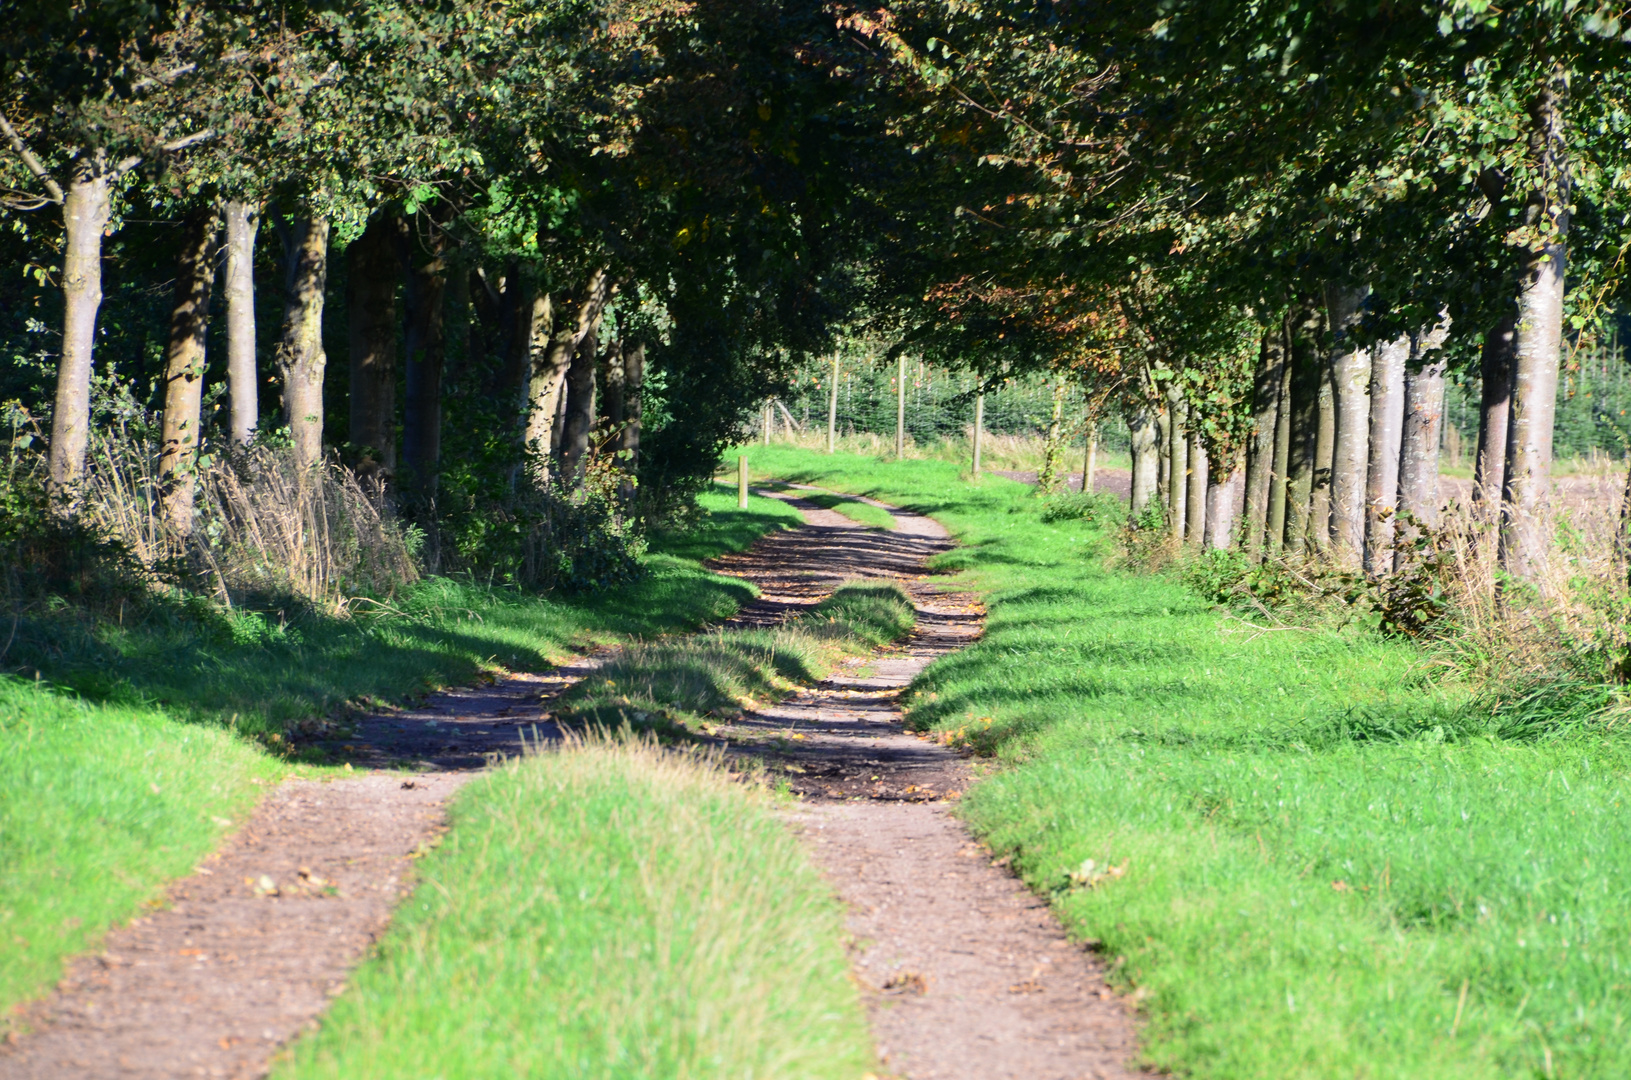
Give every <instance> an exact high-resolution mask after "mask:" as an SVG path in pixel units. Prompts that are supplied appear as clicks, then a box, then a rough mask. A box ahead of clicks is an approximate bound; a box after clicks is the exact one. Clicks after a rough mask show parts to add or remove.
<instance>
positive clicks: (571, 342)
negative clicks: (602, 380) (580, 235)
mask: <svg viewBox="0 0 1631 1080" xmlns="http://www.w3.org/2000/svg"><path fill="white" fill-rule="evenodd" d="M611 288H612V282H611V278H610V277H608V276H607V272H606V267H604V266H597V267H596V268H595V269H594V271H593V272H591V273H590V275H589V280H588V281H587V282H586V283H585V284H584V287H583V291H582V292H581V293H580V294H578V296H577V297H576V298H575V300H574V301H571V302H568V303H566V304H563V305H562V306H563V308H564V309H565V310H564V311H563V312H562V313H563V314H569V315H570V318H569V319H568V320H567V321H566V322H565V323H564V324H563V325H562V326H561V327H559V328H558V329H556V330H555V332H554V333H553V334H552V335H551V336H550V339H549V344H548V347H547V348H535V349H532V350H531V353H532V364H531V374H530V377H529V380H528V382H529V385H528V391H527V399H528V400H527V429H526V440H527V446H528V447H529V448H530V449H531V451H532V453H533V455H534V462H535V463H536V466H537V467H538V468H539V469H540V470H542V469H544V468H545V467H546V465H545V463H546V461H547V459H548V456H549V455H550V454H551V453H554V452H556V451H559V452H560V453H562V454H564V453H565V452H566V451H565V430H564V421H565V416H566V412H567V410H568V403H567V401H566V398H567V396H568V395H567V391H566V389H565V385H566V382H567V380H568V378H569V376H568V371H569V369H570V368H571V367H572V366H573V365H574V363H575V362H576V361H575V359H574V358H575V357H576V356H577V354H578V352H579V350H580V349H581V348H582V346H583V343H584V341H585V340H587V339H588V337H589V335H590V334H591V333H592V332H593V330H594V326H595V324H596V323H597V322H599V320H600V313H601V311H602V309H604V308H605V306H606V301H607V299H608V298H609V297H610V295H611ZM543 303H544V304H545V305H547V304H548V298H547V297H546V298H544V300H543ZM551 321H552V315H551V312H550V310H549V308H548V307H547V306H546V307H544V308H543V309H542V310H541V311H536V312H535V313H534V314H533V316H532V318H531V325H533V326H541V327H542V328H543V330H544V332H548V328H549V324H550V322H551ZM537 334H538V332H537V331H536V330H535V331H533V336H534V337H535V338H536V336H537ZM593 359H594V357H593V353H592V351H591V356H590V362H591V364H592V363H593ZM591 373H592V372H591ZM591 381H592V380H591ZM538 479H539V480H540V481H541V480H543V479H544V476H543V475H540V476H539V477H538Z"/></svg>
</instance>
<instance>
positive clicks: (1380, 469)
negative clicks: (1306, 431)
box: [1364, 337, 1410, 574]
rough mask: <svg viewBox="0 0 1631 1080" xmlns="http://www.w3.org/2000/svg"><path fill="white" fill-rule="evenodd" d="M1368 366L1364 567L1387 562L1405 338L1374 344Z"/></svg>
mask: <svg viewBox="0 0 1631 1080" xmlns="http://www.w3.org/2000/svg"><path fill="white" fill-rule="evenodd" d="M1373 351H1374V355H1373V356H1372V358H1371V369H1370V461H1369V462H1368V463H1367V465H1366V474H1365V563H1364V566H1365V572H1366V573H1370V574H1380V573H1383V572H1384V571H1386V570H1388V569H1389V568H1391V567H1392V565H1393V529H1394V523H1395V515H1396V512H1397V510H1398V506H1399V454H1400V447H1401V445H1402V440H1403V438H1404V408H1405V361H1406V360H1407V359H1408V358H1409V356H1410V339H1409V338H1408V337H1399V338H1395V339H1394V340H1392V341H1386V342H1383V343H1382V344H1380V345H1378V346H1376V348H1375V350H1373Z"/></svg>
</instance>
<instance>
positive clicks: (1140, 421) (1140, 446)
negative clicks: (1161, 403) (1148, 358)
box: [1127, 404, 1161, 518]
mask: <svg viewBox="0 0 1631 1080" xmlns="http://www.w3.org/2000/svg"><path fill="white" fill-rule="evenodd" d="M1127 434H1128V439H1129V442H1130V443H1131V447H1132V459H1133V462H1132V465H1133V468H1132V473H1133V475H1132V491H1131V500H1130V501H1131V505H1132V515H1133V517H1134V518H1137V517H1138V516H1139V515H1140V514H1142V513H1143V512H1144V511H1145V509H1146V508H1147V507H1148V506H1149V505H1150V500H1151V499H1153V498H1155V496H1156V492H1157V491H1158V490H1159V482H1160V475H1159V472H1160V467H1161V462H1160V457H1161V454H1160V443H1159V441H1158V440H1159V435H1160V432H1159V430H1158V429H1157V426H1156V423H1155V410H1154V409H1151V408H1150V407H1149V406H1148V405H1143V404H1141V405H1139V406H1138V408H1137V409H1136V410H1135V411H1132V412H1129V413H1128V414H1127Z"/></svg>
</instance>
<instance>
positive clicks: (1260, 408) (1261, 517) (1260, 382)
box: [1243, 325, 1285, 555]
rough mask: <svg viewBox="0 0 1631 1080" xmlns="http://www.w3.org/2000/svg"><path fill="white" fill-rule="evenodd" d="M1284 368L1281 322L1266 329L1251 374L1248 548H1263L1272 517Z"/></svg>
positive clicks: (1283, 339) (1255, 550)
mask: <svg viewBox="0 0 1631 1080" xmlns="http://www.w3.org/2000/svg"><path fill="white" fill-rule="evenodd" d="M1284 371H1285V336H1284V333H1283V330H1282V328H1281V327H1280V326H1279V325H1273V326H1270V327H1269V328H1268V329H1266V330H1264V331H1263V340H1262V344H1261V347H1260V348H1259V349H1258V353H1257V370H1256V372H1255V373H1254V374H1253V377H1252V434H1251V437H1250V439H1249V440H1248V441H1247V443H1246V473H1245V476H1244V478H1243V482H1244V484H1245V486H1246V533H1245V538H1244V539H1245V548H1246V550H1247V551H1248V552H1250V553H1252V554H1254V555H1255V554H1257V553H1258V552H1259V551H1261V550H1262V548H1263V542H1264V536H1265V533H1266V530H1267V527H1268V518H1269V491H1270V487H1271V486H1272V483H1273V477H1274V445H1275V435H1276V431H1277V428H1278V421H1279V411H1280V410H1279V404H1280V383H1281V380H1282V377H1283V375H1284Z"/></svg>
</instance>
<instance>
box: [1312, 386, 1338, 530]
mask: <svg viewBox="0 0 1631 1080" xmlns="http://www.w3.org/2000/svg"><path fill="white" fill-rule="evenodd" d="M1320 374H1321V376H1322V378H1321V379H1320V396H1319V427H1318V428H1316V429H1315V432H1314V491H1313V493H1312V495H1310V497H1309V500H1308V543H1309V546H1310V547H1313V548H1316V549H1318V550H1321V551H1323V550H1327V549H1329V548H1330V546H1331V467H1332V464H1333V462H1334V460H1335V458H1336V442H1337V439H1336V434H1337V410H1336V391H1335V390H1334V389H1333V388H1332V386H1331V369H1330V367H1329V366H1328V365H1327V366H1326V367H1325V368H1324V370H1323V371H1322V372H1321V373H1320Z"/></svg>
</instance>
